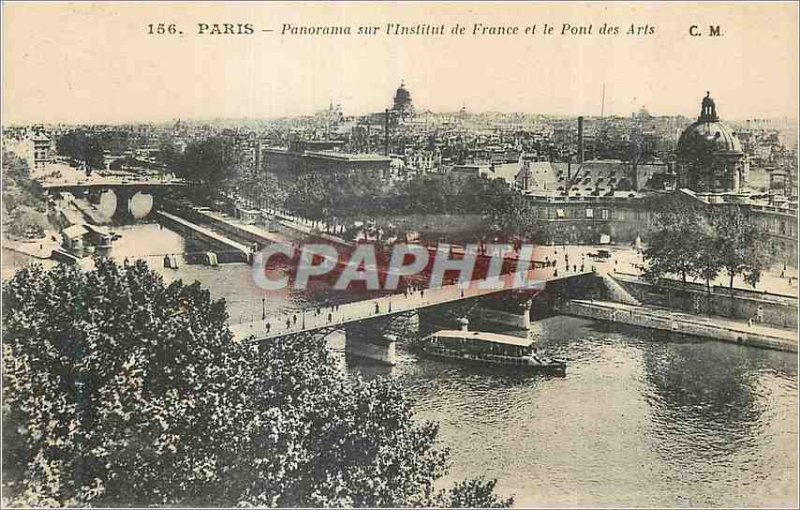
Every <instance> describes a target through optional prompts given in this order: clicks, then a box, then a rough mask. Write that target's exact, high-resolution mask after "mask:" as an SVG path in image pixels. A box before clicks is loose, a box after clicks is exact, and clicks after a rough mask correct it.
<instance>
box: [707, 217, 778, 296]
mask: <svg viewBox="0 0 800 510" xmlns="http://www.w3.org/2000/svg"><path fill="white" fill-rule="evenodd" d="M712 224H713V226H714V232H715V234H716V242H715V246H714V248H715V250H716V253H717V254H718V256H719V260H720V266H721V268H723V269H724V270H725V272H726V273H727V274H728V278H729V287H730V288H731V289H732V288H733V280H734V278H735V277H736V276H738V275H742V277H743V278H744V281H745V282H747V283H748V284H749V285H751V286H753V287H755V286H756V285H757V284H758V282H759V280H760V279H761V272H762V271H763V270H764V269H766V268H767V267H769V264H770V259H771V255H770V253H771V250H770V249H769V239H768V237H767V234H766V232H764V231H763V230H762V229H760V228H759V227H758V225H756V224H755V223H754V222H753V221H752V220H751V219H750V217H749V215H747V214H746V213H745V211H743V210H742V209H741V208H740V207H738V206H731V207H725V208H721V209H719V210H715V212H714V215H713V218H712Z"/></svg>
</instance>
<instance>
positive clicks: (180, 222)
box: [155, 211, 251, 263]
mask: <svg viewBox="0 0 800 510" xmlns="http://www.w3.org/2000/svg"><path fill="white" fill-rule="evenodd" d="M155 215H156V216H157V217H158V219H159V221H160V222H163V223H164V224H165V225H168V226H170V227H171V228H173V229H175V230H177V231H179V232H184V233H188V234H189V235H192V236H195V237H198V238H200V239H202V240H203V241H206V242H208V243H210V244H212V245H215V246H220V247H222V248H223V251H221V252H216V255H217V257H218V258H219V262H220V263H224V262H250V256H251V251H250V248H248V247H247V246H245V245H243V244H241V243H238V242H236V241H233V240H231V239H228V238H227V237H225V236H221V235H219V234H217V233H216V232H214V231H213V230H211V229H208V228H205V227H203V226H200V225H197V224H195V223H192V222H191V221H188V220H185V219H183V218H181V217H179V216H176V215H174V214H172V213H168V212H166V211H156V212H155Z"/></svg>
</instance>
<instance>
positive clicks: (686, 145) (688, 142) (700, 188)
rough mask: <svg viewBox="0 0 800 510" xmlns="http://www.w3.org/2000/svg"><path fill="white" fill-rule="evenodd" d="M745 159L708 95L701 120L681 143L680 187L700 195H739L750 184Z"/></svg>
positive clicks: (684, 134)
mask: <svg viewBox="0 0 800 510" xmlns="http://www.w3.org/2000/svg"><path fill="white" fill-rule="evenodd" d="M743 158H744V153H743V152H742V145H741V143H740V142H739V139H738V138H736V135H735V134H733V132H732V131H731V130H730V128H728V126H726V125H725V124H723V123H722V122H720V120H719V117H718V116H717V108H716V105H715V104H714V100H713V99H711V95H710V93H708V92H706V97H704V98H703V102H702V104H701V106H700V117H698V118H697V122H695V123H694V124H692V125H690V126H689V127H687V128H686V129H685V130H684V131H683V133H681V136H680V138H679V139H678V147H677V168H676V169H677V173H678V187H679V188H688V189H690V190H692V191H694V192H696V193H739V192H740V191H741V189H742V187H743V186H744V184H745V182H746V180H747V168H746V165H745V164H744V161H743Z"/></svg>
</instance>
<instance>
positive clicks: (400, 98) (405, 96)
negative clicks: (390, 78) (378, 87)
mask: <svg viewBox="0 0 800 510" xmlns="http://www.w3.org/2000/svg"><path fill="white" fill-rule="evenodd" d="M409 103H411V93H410V92H409V91H408V90H406V87H405V84H404V83H402V82H401V83H400V86H399V87H397V92H395V94H394V105H395V107H396V108H397V107H403V106H405V105H407V104H409Z"/></svg>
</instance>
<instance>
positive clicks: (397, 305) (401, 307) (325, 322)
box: [230, 269, 592, 341]
mask: <svg viewBox="0 0 800 510" xmlns="http://www.w3.org/2000/svg"><path fill="white" fill-rule="evenodd" d="M587 274H592V273H591V272H588V271H587V272H582V273H581V272H577V273H566V274H564V275H561V276H558V277H553V272H552V270H550V269H533V270H531V271H528V275H527V278H528V280H529V281H531V282H533V281H539V282H541V283H542V284H544V283H546V282H552V281H556V280H562V279H567V278H574V277H577V276H584V275H587ZM500 281H501V282H502V287H501V288H500V289H482V288H480V287H479V285H478V282H470V283H469V285H467V286H462V285H459V284H455V285H446V286H443V287H441V288H438V289H425V290H424V291H422V292H420V291H416V292H411V293H409V294H408V295H407V296H406V295H404V294H393V295H391V296H384V297H380V298H375V299H368V300H364V301H357V302H353V303H346V304H342V305H339V306H338V308H337V309H334V308H332V307H325V308H322V309H321V310H320V313H319V314H317V313H316V310H305V311H304V312H297V313H295V314H291V315H279V316H271V317H267V318H266V319H265V320H263V321H253V322H244V323H240V324H232V325H231V326H230V328H231V331H233V334H234V338H235V339H236V340H237V341H242V340H245V339H247V338H248V337H250V336H254V337H255V339H256V340H263V339H268V338H277V337H281V336H285V335H289V334H294V333H301V332H312V331H316V330H319V329H324V328H330V327H336V326H343V325H345V324H348V323H353V322H358V321H362V320H365V319H373V318H378V317H389V316H392V315H398V314H402V313H405V312H411V311H414V310H418V309H420V308H428V307H432V306H437V305H441V304H444V303H454V302H457V301H464V300H470V299H475V298H478V297H481V296H488V295H491V294H497V293H501V292H508V291H510V290H514V289H521V287H520V286H519V285H518V284H517V282H515V275H514V274H506V275H503V276H501V277H500ZM541 288H543V287H541ZM376 306H377V308H376ZM329 315H330V320H329V318H328V317H329ZM267 323H269V324H270V328H269V331H268V330H267V327H266V325H267ZM287 324H288V325H287Z"/></svg>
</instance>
